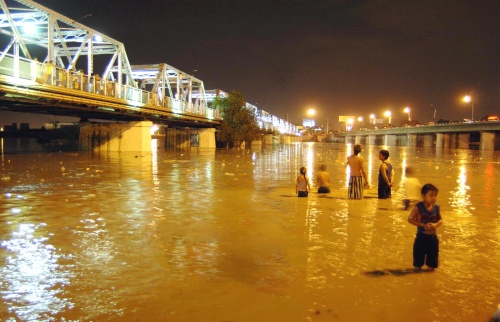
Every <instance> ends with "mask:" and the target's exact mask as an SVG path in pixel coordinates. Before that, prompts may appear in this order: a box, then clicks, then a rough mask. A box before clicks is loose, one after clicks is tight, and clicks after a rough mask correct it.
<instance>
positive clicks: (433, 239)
mask: <svg viewBox="0 0 500 322" xmlns="http://www.w3.org/2000/svg"><path fill="white" fill-rule="evenodd" d="M421 195H422V196H421V198H422V201H421V202H419V203H417V204H416V205H415V207H414V208H413V210H412V211H411V213H410V215H409V216H408V222H409V223H410V224H412V225H415V226H417V235H416V236H415V242H414V243H413V266H414V267H415V269H416V270H420V269H421V268H422V266H423V265H424V264H425V265H426V266H427V267H428V270H430V271H433V270H434V269H435V268H437V267H438V258H439V240H438V237H437V234H436V228H438V227H439V226H441V225H442V224H443V220H442V218H441V211H440V209H439V206H438V205H437V204H436V198H437V195H438V188H436V187H435V186H434V185H433V184H430V183H427V184H425V185H424V186H423V187H422V190H421Z"/></svg>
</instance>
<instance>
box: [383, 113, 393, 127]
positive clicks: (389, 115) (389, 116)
mask: <svg viewBox="0 0 500 322" xmlns="http://www.w3.org/2000/svg"><path fill="white" fill-rule="evenodd" d="M384 115H385V116H386V117H388V118H389V125H391V115H392V113H391V111H385V113H384Z"/></svg>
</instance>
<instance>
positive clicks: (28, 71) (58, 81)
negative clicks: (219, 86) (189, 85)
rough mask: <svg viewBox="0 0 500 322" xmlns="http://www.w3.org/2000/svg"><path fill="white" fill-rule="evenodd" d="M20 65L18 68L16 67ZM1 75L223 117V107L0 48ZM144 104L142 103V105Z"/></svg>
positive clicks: (181, 111) (132, 101) (169, 108)
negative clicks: (174, 96) (42, 61)
mask: <svg viewBox="0 0 500 322" xmlns="http://www.w3.org/2000/svg"><path fill="white" fill-rule="evenodd" d="M16 65H17V66H18V68H16ZM0 75H6V76H11V77H14V78H20V79H24V80H31V81H34V82H37V83H38V84H40V85H42V84H47V85H53V86H60V87H64V88H68V89H73V90H78V91H82V92H86V93H91V94H98V95H103V96H108V97H114V98H116V99H122V100H126V101H128V102H129V103H132V105H134V104H139V105H140V104H142V105H149V106H155V107H158V108H161V109H163V108H165V109H168V110H169V112H173V113H179V114H183V113H191V114H197V115H202V116H204V117H206V118H207V119H216V118H220V111H219V109H212V108H207V107H203V106H202V105H198V104H193V102H190V101H181V100H176V99H172V98H170V97H168V96H162V95H160V94H158V93H154V92H150V91H145V90H142V89H140V88H136V87H133V86H129V85H123V84H119V83H118V82H117V81H114V80H107V79H101V77H100V76H99V75H98V74H94V75H86V74H84V73H83V71H81V70H79V71H73V70H66V69H65V68H61V67H59V66H56V65H55V64H53V63H51V62H48V63H41V62H39V61H37V60H30V59H26V58H23V57H19V58H18V62H16V60H15V57H14V56H13V55H10V54H5V53H2V52H0ZM138 108H140V106H138Z"/></svg>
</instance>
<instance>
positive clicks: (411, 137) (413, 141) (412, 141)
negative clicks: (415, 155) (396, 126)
mask: <svg viewBox="0 0 500 322" xmlns="http://www.w3.org/2000/svg"><path fill="white" fill-rule="evenodd" d="M406 146H417V135H416V134H408V135H407V138H406Z"/></svg>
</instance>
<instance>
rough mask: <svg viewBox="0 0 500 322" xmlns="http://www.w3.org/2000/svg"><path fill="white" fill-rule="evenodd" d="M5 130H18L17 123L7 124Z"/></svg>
mask: <svg viewBox="0 0 500 322" xmlns="http://www.w3.org/2000/svg"><path fill="white" fill-rule="evenodd" d="M4 131H5V132H16V131H17V123H12V125H5V126H4Z"/></svg>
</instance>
